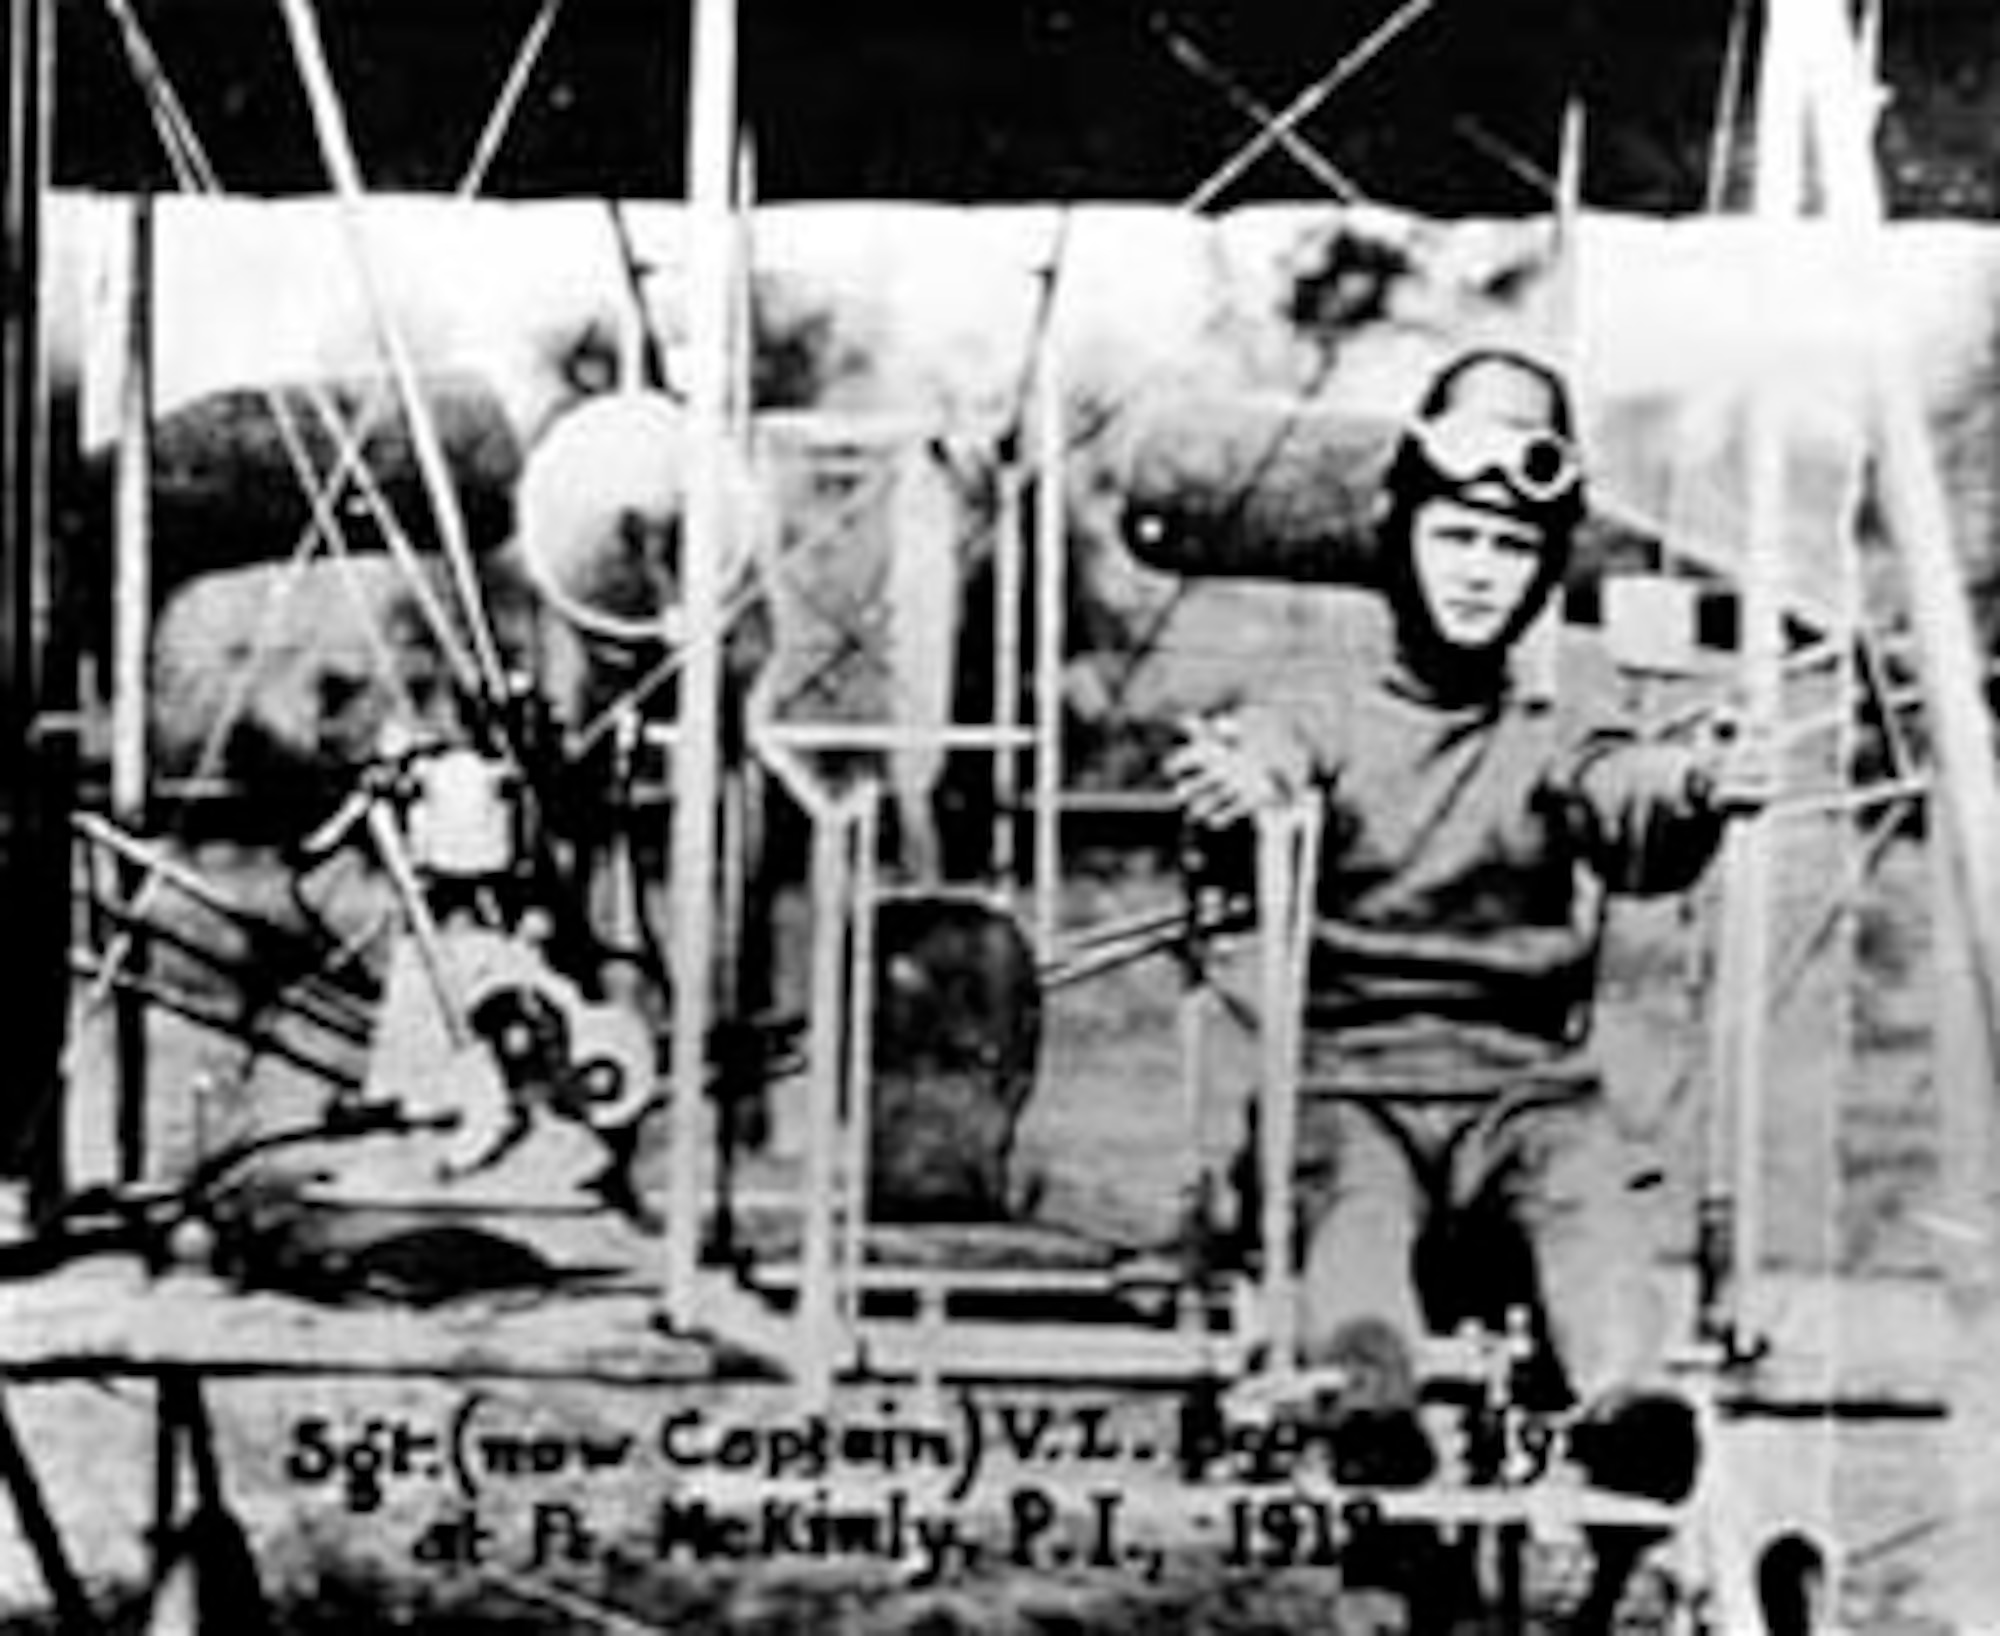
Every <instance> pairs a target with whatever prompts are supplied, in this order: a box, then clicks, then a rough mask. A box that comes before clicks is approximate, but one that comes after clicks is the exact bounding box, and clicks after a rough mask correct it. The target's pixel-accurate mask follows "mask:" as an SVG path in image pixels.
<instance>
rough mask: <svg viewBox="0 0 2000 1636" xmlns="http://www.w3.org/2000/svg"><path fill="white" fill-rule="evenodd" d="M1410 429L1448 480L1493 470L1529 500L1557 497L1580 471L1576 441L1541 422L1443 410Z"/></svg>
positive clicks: (1576, 479) (1472, 477) (1571, 485)
mask: <svg viewBox="0 0 2000 1636" xmlns="http://www.w3.org/2000/svg"><path fill="white" fill-rule="evenodd" d="M1413 435H1414V437H1415V438H1416V442H1417V447H1418V448H1419V449H1421V450H1422V451H1423V454H1424V458H1425V459H1426V460H1428V461H1429V462H1430V464H1431V467H1432V469H1433V470H1435V471H1436V472H1437V473H1438V474H1439V475H1440V476H1441V477H1443V478H1444V479H1445V480H1446V481H1447V482H1450V483H1454V484H1460V485H1463V484H1468V483H1472V482H1474V481H1476V480H1477V479H1479V478H1482V477H1495V476H1497V477H1498V478H1499V479H1500V480H1501V481H1502V482H1503V483H1505V484H1506V485H1507V487H1508V488H1510V489H1512V490H1513V491H1514V492H1515V493H1516V494H1518V495H1519V496H1520V497H1521V498H1522V499H1523V500H1525V501H1527V502H1528V503H1529V504H1530V505H1537V506H1541V505H1547V504H1549V503H1550V502H1551V501H1554V500H1559V499H1561V498H1562V497H1563V496H1564V495H1566V494H1568V493H1569V492H1570V491H1571V490H1572V489H1574V488H1575V487H1576V486H1577V483H1578V482H1579V481H1580V480H1581V478H1582V475H1583V473H1582V469H1581V467H1579V465H1578V464H1577V458H1576V448H1575V446H1574V445H1573V444H1572V443H1571V442H1570V441H1569V439H1568V438H1566V437H1563V436H1561V435H1559V434H1558V433H1555V432H1551V431H1549V430H1547V429H1546V428H1543V427H1535V426H1514V425H1510V424H1508V423H1507V422H1506V421H1503V420H1493V419H1491V418H1489V417H1487V416H1485V415H1469V414H1450V413H1447V414H1444V415H1440V416H1438V417H1437V418H1436V419H1433V420H1420V421H1418V422H1417V423H1416V425H1415V427H1414V428H1413Z"/></svg>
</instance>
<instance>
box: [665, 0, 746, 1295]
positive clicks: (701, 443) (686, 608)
mask: <svg viewBox="0 0 2000 1636" xmlns="http://www.w3.org/2000/svg"><path fill="white" fill-rule="evenodd" d="M690 63H691V73H692V84H691V87H690V90H689V117H688V142H687V178H688V209H687V215H686V222H687V231H688V234H689V245H688V328H689V349H688V457H689V459H688V474H687V511H686V514H685V525H686V535H685V550H684V556H683V561H682V568H683V598H684V600H683V604H682V616H683V620H684V629H685V631H686V641H685V645H684V653H685V660H684V662H683V664H682V666H681V673H680V699H679V728H680V731H679V734H678V736H677V738H676V741H675V747H674V797H675V799H674V808H673V817H672V835H671V842H670V848H671V852H670V855H671V864H670V869H671V875H670V880H671V883H672V887H673V896H674V911H675V912H674V932H673V947H672V956H673V958H672V968H673V980H674V995H673V1030H674V1031H673V1051H672V1062H671V1069H672V1084H673V1096H672V1101H671V1103H670V1108H671V1114H670V1117H671V1120H672V1136H671V1141H670V1144H669V1149H668V1166H667V1170H668V1175H667V1197H666V1199H665V1200H664V1201H663V1215H664V1217H665V1220H666V1224H667V1232H666V1264H665V1269H664V1271H665V1282H664V1288H663V1291H662V1293H663V1295H664V1297H665V1301H666V1307H667V1316H668V1318H669V1319H670V1320H671V1321H673V1322H676V1323H687V1322H689V1321H691V1320H692V1319H693V1318H694V1316H695V1314H694V1313H693V1311H692V1310H691V1309H692V1306H693V1301H694V1296H695V1275H696V1272H697V1270H698V1267H699V1257H700V1236H701V1232H702V1221H703V1216H704V1203H705V1200H706V1197H707V1191H708V1189H707V1179H706V1178H705V1176H704V1175H703V1171H704V1169H705V1168H706V1167H705V1165H704V1163H703V1159H704V1155H705V1153H706V1145H705V1143H704V1142H703V1140H702V1130H703V1115H704V1111H705V1110H704V1107H703V1103H704V1101H705V1098H706V1086H707V1083H708V1060H707V1059H708V1035H709V1015H710V1012H711V1010H712V1006H711V1004H710V984H711V983H712V982H713V980H714V950H715V939H714V927H713V924H712V915H713V911H714V902H715V893H714V890H713V882H714V881H715V878H716V846H717V830H718V818H717V803H718V799H719V793H720V775H721V768H720V757H719V753H718V748H717V746H718V744H719V743H720V737H721V734H720V727H721V688H722V662H721V661H722V643H723V637H724V632H723V629H722V618H721V614H722V606H723V585H722V567H723V564H724V563H726V562H729V561H731V560H733V559H734V557H735V551H734V549H733V547H734V545H735V543H736V540H735V529H736V526H737V519H736V517H735V516H734V515H733V503H734V499H735V489H734V486H733V485H732V484H730V483H729V482H728V481H727V480H726V475H725V473H726V470H727V468H728V466H729V464H730V462H731V461H732V459H733V458H734V456H735V453H736V449H735V444H734V441H733V439H732V438H731V435H730V432H731V428H730V418H729V409H730V401H729V400H730V364H731V357H730V352H731V349H730V315H731V310H732V307H733V305H734V302H735V299H736V276H737V274H736V258H737V253H738V251H739V249H740V241H739V239H738V236H737V233H736V228H735V223H734V222H733V221H732V219H731V212H732V191H733V187H732V184H733V180H734V175H735V169H736V153H737V120H736V76H737V37H736V4H735V0H695V5H694V9H693V40H692V44H691V47H690Z"/></svg>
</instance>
